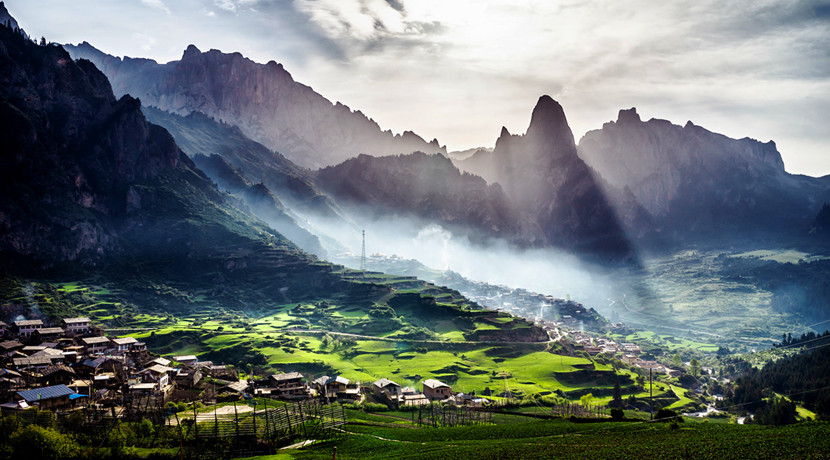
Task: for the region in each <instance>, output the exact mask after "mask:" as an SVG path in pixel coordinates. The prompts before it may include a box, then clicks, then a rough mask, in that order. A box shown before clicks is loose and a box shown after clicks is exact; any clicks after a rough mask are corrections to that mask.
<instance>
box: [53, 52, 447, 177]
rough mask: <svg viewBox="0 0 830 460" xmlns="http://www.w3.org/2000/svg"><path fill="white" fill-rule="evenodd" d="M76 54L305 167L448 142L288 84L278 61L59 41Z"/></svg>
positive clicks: (124, 82)
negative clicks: (173, 55) (169, 56)
mask: <svg viewBox="0 0 830 460" xmlns="http://www.w3.org/2000/svg"><path fill="white" fill-rule="evenodd" d="M65 47H66V49H67V51H69V53H70V54H72V56H73V57H74V58H76V59H77V58H84V59H88V60H90V61H92V62H93V63H94V64H95V65H96V66H97V67H98V68H99V69H101V70H102V71H103V72H104V73H105V74H106V75H107V76H108V77H109V79H110V81H111V83H112V85H113V90H114V91H115V93H116V94H127V93H129V94H131V95H133V96H134V97H137V98H139V99H141V100H142V101H144V103H145V104H146V105H151V106H154V107H158V108H160V109H162V110H165V111H168V112H172V113H175V114H179V115H189V114H190V113H191V112H194V111H197V112H202V113H204V114H206V115H208V116H210V117H212V118H214V119H217V120H223V121H228V122H231V123H232V124H234V125H236V126H238V127H239V128H240V129H241V130H242V132H243V133H245V135H246V136H248V137H250V138H251V139H253V140H255V141H257V142H260V143H262V144H263V145H265V146H267V147H268V148H270V149H272V150H276V151H279V152H281V153H282V154H284V155H285V156H286V157H287V158H289V159H290V160H292V161H293V162H295V163H297V164H299V165H302V166H304V167H321V166H328V165H332V164H335V163H339V162H341V161H343V160H346V159H348V158H351V157H354V156H357V155H358V154H361V153H364V154H370V155H393V154H400V153H411V152H413V151H415V150H420V151H423V152H427V153H436V152H441V153H444V154H446V153H447V150H446V147H442V146H440V145H439V144H438V141H437V140H435V139H433V140H432V141H431V142H426V141H424V139H423V138H421V137H420V136H418V135H417V134H415V133H413V132H411V131H405V132H404V133H402V134H393V133H392V132H391V131H388V130H387V131H384V130H381V128H380V126H379V125H378V124H377V123H376V122H375V121H374V120H372V119H370V118H368V117H366V116H365V115H363V113H361V112H360V111H352V110H351V109H349V107H347V106H345V105H343V104H341V103H339V102H338V103H335V104H332V103H331V102H330V101H329V100H328V99H326V98H325V97H323V96H322V95H320V94H319V93H316V92H315V91H314V90H313V89H311V88H310V87H308V86H306V85H303V84H301V83H298V82H296V81H294V79H293V78H292V77H291V74H289V73H288V72H287V71H286V70H285V69H284V68H283V66H282V65H281V64H277V63H276V62H274V61H270V62H268V63H267V64H257V63H255V62H253V61H251V60H250V59H247V58H245V57H243V56H242V55H241V54H240V53H232V54H226V53H222V52H220V51H218V50H210V51H208V52H204V53H203V52H201V51H200V50H199V49H198V48H196V47H195V46H193V45H190V46H188V47H187V49H186V50H185V51H184V53H183V55H182V58H181V60H179V61H172V62H168V63H166V64H159V63H157V62H155V61H153V60H150V59H141V58H130V57H125V58H123V59H120V58H117V57H114V56H110V55H107V54H105V53H103V52H101V51H99V50H98V49H96V48H94V47H93V46H92V45H90V44H89V43H86V42H83V43H81V44H79V45H77V46H73V45H65Z"/></svg>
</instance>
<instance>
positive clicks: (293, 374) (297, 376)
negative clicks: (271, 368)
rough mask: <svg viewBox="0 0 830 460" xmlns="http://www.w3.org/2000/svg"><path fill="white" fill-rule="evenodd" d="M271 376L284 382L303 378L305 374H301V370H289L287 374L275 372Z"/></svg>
mask: <svg viewBox="0 0 830 460" xmlns="http://www.w3.org/2000/svg"><path fill="white" fill-rule="evenodd" d="M271 378H272V379H274V380H275V381H277V382H282V381H283V380H294V379H301V378H303V374H300V373H299V372H288V373H285V374H274V375H272V376H271Z"/></svg>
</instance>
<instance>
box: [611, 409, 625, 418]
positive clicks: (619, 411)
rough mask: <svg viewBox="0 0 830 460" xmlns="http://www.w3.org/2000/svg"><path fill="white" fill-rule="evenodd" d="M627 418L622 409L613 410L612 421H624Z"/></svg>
mask: <svg viewBox="0 0 830 460" xmlns="http://www.w3.org/2000/svg"><path fill="white" fill-rule="evenodd" d="M624 418H625V412H623V410H622V409H618V408H616V407H615V408H613V409H611V419H612V420H617V421H618V420H622V419H624Z"/></svg>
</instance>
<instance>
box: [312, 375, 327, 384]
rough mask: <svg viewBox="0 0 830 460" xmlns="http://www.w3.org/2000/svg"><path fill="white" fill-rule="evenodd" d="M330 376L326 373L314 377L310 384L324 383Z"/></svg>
mask: <svg viewBox="0 0 830 460" xmlns="http://www.w3.org/2000/svg"><path fill="white" fill-rule="evenodd" d="M330 378H331V377H329V376H328V375H324V376H322V377H317V378H316V379H314V380H312V381H311V384H312V385H325V384H326V383H327V382H328V381H329V379H330Z"/></svg>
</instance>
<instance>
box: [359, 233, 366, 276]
mask: <svg viewBox="0 0 830 460" xmlns="http://www.w3.org/2000/svg"><path fill="white" fill-rule="evenodd" d="M360 271H362V272H366V230H363V250H362V251H361V253H360Z"/></svg>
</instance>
